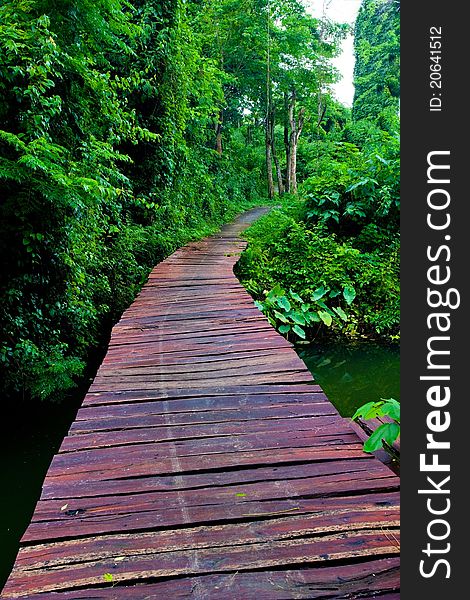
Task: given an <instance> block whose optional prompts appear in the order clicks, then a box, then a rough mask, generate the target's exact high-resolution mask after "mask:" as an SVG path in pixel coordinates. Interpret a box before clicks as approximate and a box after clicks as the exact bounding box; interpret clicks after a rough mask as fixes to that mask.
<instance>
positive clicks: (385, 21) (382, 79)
mask: <svg viewBox="0 0 470 600" xmlns="http://www.w3.org/2000/svg"><path fill="white" fill-rule="evenodd" d="M354 49H355V54H356V63H355V68H354V86H355V94H354V102H353V113H352V114H353V118H354V119H355V120H356V121H357V120H360V119H370V120H372V121H375V122H378V121H379V120H381V123H379V125H380V126H381V127H382V128H384V129H386V128H388V127H387V123H386V121H387V118H386V116H385V115H386V114H388V115H389V116H391V117H392V120H393V116H396V115H397V114H398V104H399V97H400V1H399V0H363V2H362V4H361V8H360V10H359V14H358V16H357V20H356V25H355V35H354ZM395 125H396V119H395Z"/></svg>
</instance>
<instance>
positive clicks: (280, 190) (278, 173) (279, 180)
mask: <svg viewBox="0 0 470 600" xmlns="http://www.w3.org/2000/svg"><path fill="white" fill-rule="evenodd" d="M274 125H275V118H274V107H273V110H272V116H271V134H270V135H271V151H272V155H273V160H274V165H275V166H276V177H277V191H278V194H279V196H281V195H282V194H283V193H284V191H285V190H284V182H283V181H282V170H281V165H280V164H279V158H278V156H277V152H276V138H275V136H274Z"/></svg>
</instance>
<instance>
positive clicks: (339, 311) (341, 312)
mask: <svg viewBox="0 0 470 600" xmlns="http://www.w3.org/2000/svg"><path fill="white" fill-rule="evenodd" d="M333 310H334V311H335V313H336V314H337V315H338V316H339V317H340V318H341V319H343V321H347V320H348V315H347V314H346V313H345V312H344V310H343V309H342V308H341V306H336V307H333Z"/></svg>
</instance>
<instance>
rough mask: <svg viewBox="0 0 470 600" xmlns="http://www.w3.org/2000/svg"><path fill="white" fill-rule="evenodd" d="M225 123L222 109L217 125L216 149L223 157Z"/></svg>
mask: <svg viewBox="0 0 470 600" xmlns="http://www.w3.org/2000/svg"><path fill="white" fill-rule="evenodd" d="M223 122H224V110H223V108H221V109H220V112H219V116H218V119H217V123H216V125H215V148H216V150H217V153H218V154H219V156H222V125H223Z"/></svg>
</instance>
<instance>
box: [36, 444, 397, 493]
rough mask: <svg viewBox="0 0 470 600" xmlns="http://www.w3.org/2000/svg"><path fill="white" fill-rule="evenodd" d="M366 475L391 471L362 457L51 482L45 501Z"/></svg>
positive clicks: (49, 479)
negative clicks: (345, 474)
mask: <svg viewBox="0 0 470 600" xmlns="http://www.w3.org/2000/svg"><path fill="white" fill-rule="evenodd" d="M359 471H366V472H367V473H368V475H369V476H370V477H371V479H372V478H376V477H378V478H380V477H384V476H385V477H387V476H389V475H390V470H389V469H387V468H386V467H384V466H383V465H382V463H379V462H378V461H375V460H371V457H370V456H369V455H364V454H363V455H362V456H360V457H359V458H356V459H353V460H331V461H326V462H311V463H308V462H307V463H304V462H301V463H299V464H296V463H294V464H287V465H283V464H279V463H272V465H268V466H256V465H255V466H254V467H246V468H243V467H241V468H237V469H235V470H227V471H209V472H204V471H203V472H196V473H184V474H182V473H172V474H169V475H157V476H144V477H130V478H128V479H126V478H121V477H119V475H120V474H119V473H117V474H116V479H107V480H105V481H102V480H98V481H83V480H81V479H80V480H78V481H75V482H71V481H66V482H65V483H63V482H60V481H57V480H56V479H54V478H49V477H48V478H47V479H46V481H45V482H44V486H43V491H42V495H41V499H55V498H56V499H64V498H88V497H93V496H113V495H119V494H133V493H141V492H154V491H159V490H160V491H168V490H189V489H198V488H203V487H223V486H229V485H233V484H240V483H248V482H256V481H272V480H279V481H288V480H291V479H299V478H303V477H322V476H324V475H331V474H338V475H340V474H342V473H350V474H354V473H356V472H359Z"/></svg>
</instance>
